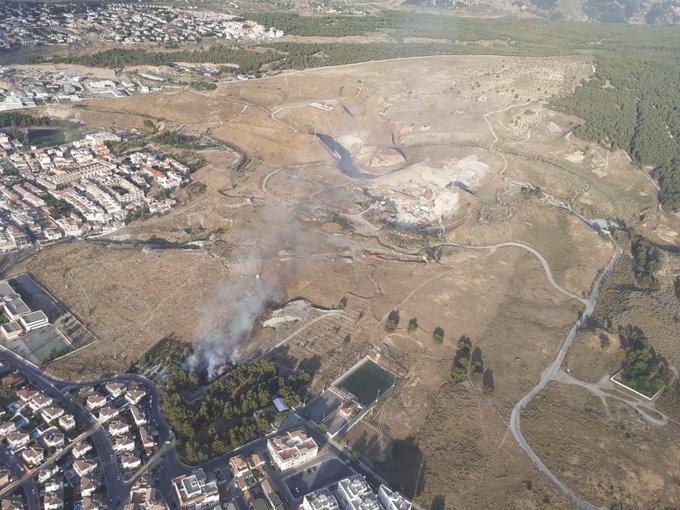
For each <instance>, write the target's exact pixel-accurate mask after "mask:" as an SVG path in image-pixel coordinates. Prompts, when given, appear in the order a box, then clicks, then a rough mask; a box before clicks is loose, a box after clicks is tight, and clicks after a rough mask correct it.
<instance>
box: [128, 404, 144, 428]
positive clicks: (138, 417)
mask: <svg viewBox="0 0 680 510" xmlns="http://www.w3.org/2000/svg"><path fill="white" fill-rule="evenodd" d="M130 414H132V419H133V420H134V422H135V425H136V426H137V427H141V426H142V425H144V424H145V423H146V416H144V411H142V410H141V409H140V408H139V407H137V406H130Z"/></svg>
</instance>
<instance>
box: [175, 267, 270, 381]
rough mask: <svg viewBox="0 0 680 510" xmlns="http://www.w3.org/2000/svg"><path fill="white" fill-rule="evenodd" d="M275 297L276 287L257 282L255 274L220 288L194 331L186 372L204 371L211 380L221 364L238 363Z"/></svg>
mask: <svg viewBox="0 0 680 510" xmlns="http://www.w3.org/2000/svg"><path fill="white" fill-rule="evenodd" d="M278 294H279V292H278V290H277V289H276V288H275V286H274V287H273V286H271V285H268V284H267V282H265V281H264V280H263V279H260V278H256V275H255V274H253V275H252V278H246V279H244V278H239V279H238V280H237V281H235V282H231V283H229V284H226V285H223V286H221V287H219V288H218V290H217V294H216V296H215V297H214V298H213V299H212V300H210V301H209V304H208V308H207V309H205V310H203V315H202V317H201V320H200V322H199V324H198V327H197V328H196V339H195V340H194V353H193V354H192V355H191V357H190V358H189V359H188V360H187V365H188V368H189V369H190V370H195V369H197V368H199V367H201V368H205V369H206V370H207V371H208V375H209V376H212V374H213V373H214V371H215V369H216V368H217V367H218V366H219V365H220V364H221V363H224V362H226V361H233V362H238V361H240V359H241V346H242V344H243V342H244V340H246V339H247V338H248V336H249V335H250V332H251V331H252V329H253V326H254V324H255V321H256V320H257V318H258V317H259V316H260V315H262V314H263V313H264V311H265V309H266V307H267V305H268V304H269V303H271V302H272V301H273V300H275V299H276V298H277V297H278Z"/></svg>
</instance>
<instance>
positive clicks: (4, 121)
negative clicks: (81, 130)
mask: <svg viewBox="0 0 680 510" xmlns="http://www.w3.org/2000/svg"><path fill="white" fill-rule="evenodd" d="M44 126H49V127H71V128H74V127H78V126H79V124H78V123H75V122H71V121H69V120H64V119H55V118H53V117H34V116H33V115H26V114H24V113H19V112H3V113H0V128H24V127H44Z"/></svg>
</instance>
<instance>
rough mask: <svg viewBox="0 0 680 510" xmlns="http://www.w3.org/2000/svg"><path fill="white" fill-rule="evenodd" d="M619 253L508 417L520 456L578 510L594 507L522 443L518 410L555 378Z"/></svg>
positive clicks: (525, 443) (523, 441)
mask: <svg viewBox="0 0 680 510" xmlns="http://www.w3.org/2000/svg"><path fill="white" fill-rule="evenodd" d="M621 253H622V252H621V248H619V247H618V246H617V247H616V252H615V253H614V256H613V257H612V259H611V261H610V262H609V265H608V266H607V268H606V269H605V270H604V272H603V273H602V275H601V276H600V277H599V278H598V280H597V282H596V283H595V286H594V287H593V292H592V294H591V295H590V299H589V300H588V301H587V302H586V309H585V311H584V312H583V314H581V317H580V318H579V319H578V320H577V321H576V324H574V327H573V328H571V331H569V334H568V335H567V337H566V338H565V339H564V342H562V345H561V346H560V350H559V351H558V353H557V357H556V358H555V360H554V361H553V362H552V363H551V364H550V365H549V366H548V368H546V369H545V370H544V372H543V374H542V375H541V379H540V381H539V382H538V384H537V385H536V386H534V387H533V388H532V389H531V391H530V392H529V393H527V394H526V395H525V396H524V397H523V398H522V399H521V400H520V401H519V402H517V404H516V405H515V407H514V408H513V409H512V413H511V414H510V430H511V432H512V435H513V436H514V437H515V440H516V441H517V443H518V444H519V446H520V448H522V450H524V452H525V453H526V454H527V456H528V457H529V459H531V462H533V463H534V465H535V466H536V467H537V468H538V470H539V471H540V472H541V473H543V474H544V475H545V476H546V477H547V478H548V479H549V480H550V481H551V482H552V483H553V484H554V485H555V486H556V487H557V488H558V489H559V490H560V491H561V492H562V493H563V494H564V495H565V496H566V497H567V498H569V500H571V501H572V502H573V503H574V504H575V505H576V506H577V507H578V508H580V509H582V510H594V509H596V508H597V507H595V506H593V505H591V504H590V503H588V502H586V501H584V500H582V499H581V498H579V497H578V496H577V495H576V494H574V492H573V491H572V490H571V489H570V488H569V487H567V486H566V485H565V484H564V483H563V482H562V481H561V480H560V479H559V478H557V476H555V475H554V474H553V473H552V471H550V469H548V467H547V466H546V465H545V464H544V463H543V461H541V459H540V458H539V457H538V455H536V453H535V452H534V450H533V449H532V448H531V446H529V444H528V443H527V441H526V439H524V436H523V435H522V431H521V429H520V424H519V420H520V415H521V413H522V410H523V409H524V408H525V407H526V406H527V405H528V404H529V402H531V401H532V400H533V398H534V397H535V396H536V395H538V394H539V393H540V392H541V391H543V389H544V388H545V387H546V386H547V384H548V383H549V382H550V381H551V380H553V379H554V378H555V377H556V376H557V374H558V372H559V370H560V367H561V366H562V362H563V361H564V358H565V356H566V355H567V352H568V351H569V348H570V347H571V343H572V341H573V340H574V337H575V336H576V333H577V332H578V330H579V328H580V327H581V325H583V323H584V322H585V321H586V320H587V319H588V317H589V316H590V314H591V313H592V312H593V310H594V308H595V304H596V303H597V298H598V297H599V295H600V289H601V288H602V285H603V284H604V282H605V281H606V279H607V277H608V276H609V274H610V272H611V270H612V268H613V267H614V265H615V264H616V262H618V260H619V258H620V257H621ZM546 274H547V273H546Z"/></svg>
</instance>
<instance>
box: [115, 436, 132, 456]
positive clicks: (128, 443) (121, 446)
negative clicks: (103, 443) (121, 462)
mask: <svg viewBox="0 0 680 510" xmlns="http://www.w3.org/2000/svg"><path fill="white" fill-rule="evenodd" d="M134 449H135V442H134V441H133V440H132V439H130V438H129V437H119V438H117V439H116V442H115V443H113V451H114V452H116V453H121V452H131V451H133V450H134Z"/></svg>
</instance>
